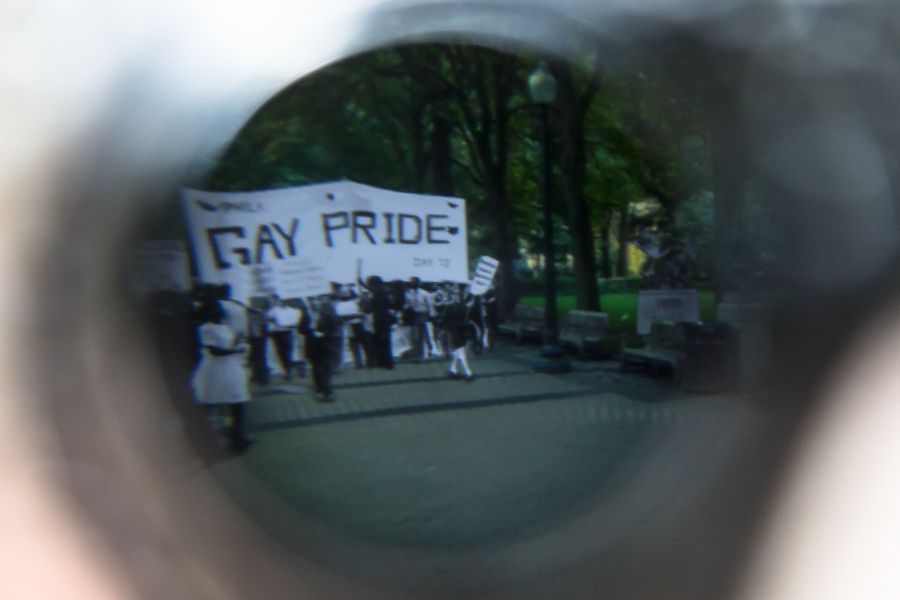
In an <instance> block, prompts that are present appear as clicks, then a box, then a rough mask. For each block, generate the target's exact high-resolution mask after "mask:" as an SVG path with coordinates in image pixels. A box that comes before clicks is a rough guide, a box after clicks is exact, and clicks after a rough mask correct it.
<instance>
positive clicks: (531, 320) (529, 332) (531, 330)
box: [497, 304, 544, 344]
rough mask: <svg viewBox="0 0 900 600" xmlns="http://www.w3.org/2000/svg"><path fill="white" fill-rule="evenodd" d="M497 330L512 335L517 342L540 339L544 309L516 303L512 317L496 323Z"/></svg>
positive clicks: (542, 329)
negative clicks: (498, 323)
mask: <svg viewBox="0 0 900 600" xmlns="http://www.w3.org/2000/svg"><path fill="white" fill-rule="evenodd" d="M497 330H498V331H499V332H500V333H503V334H506V335H511V336H513V337H514V338H515V340H516V343H517V344H521V343H522V342H524V341H525V340H536V341H540V340H541V338H542V337H543V331H544V309H543V308H539V307H536V306H525V305H524V304H516V306H515V308H514V309H513V316H512V319H510V320H509V321H506V322H505V323H501V324H500V325H498V326H497Z"/></svg>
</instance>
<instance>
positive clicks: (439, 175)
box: [431, 111, 455, 196]
mask: <svg viewBox="0 0 900 600" xmlns="http://www.w3.org/2000/svg"><path fill="white" fill-rule="evenodd" d="M431 122H432V130H431V167H432V171H431V175H432V184H433V185H434V193H435V194H439V195H442V196H453V195H455V192H454V186H453V170H452V168H451V163H452V150H451V147H450V134H451V133H452V131H453V128H452V127H451V125H450V123H449V122H448V121H447V119H446V118H445V117H444V115H442V114H440V112H439V111H435V112H434V114H433V116H432V120H431Z"/></svg>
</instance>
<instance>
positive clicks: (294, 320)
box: [266, 306, 300, 329]
mask: <svg viewBox="0 0 900 600" xmlns="http://www.w3.org/2000/svg"><path fill="white" fill-rule="evenodd" d="M266 316H267V317H269V318H270V319H271V320H272V321H273V322H274V323H275V327H277V328H278V329H292V328H294V327H296V326H297V324H298V323H300V311H299V310H297V309H296V308H291V307H290V306H273V307H272V308H270V309H269V310H268V311H266Z"/></svg>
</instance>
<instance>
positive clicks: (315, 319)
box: [299, 297, 340, 402]
mask: <svg viewBox="0 0 900 600" xmlns="http://www.w3.org/2000/svg"><path fill="white" fill-rule="evenodd" d="M302 313H303V316H302V317H301V318H300V325H299V330H300V332H301V333H302V334H303V336H304V339H305V344H304V345H305V346H306V358H307V359H308V360H309V362H310V366H311V368H312V379H313V385H314V386H315V391H316V397H317V398H318V399H319V400H320V401H322V402H333V401H334V390H333V389H332V387H331V379H332V377H333V375H334V370H335V359H334V354H335V352H336V350H337V349H338V348H339V344H337V343H335V341H336V340H340V323H339V320H338V318H337V315H336V314H335V310H334V304H333V303H332V301H331V299H330V298H328V297H323V298H320V299H319V302H318V303H317V306H316V310H315V311H313V309H312V308H311V307H310V306H309V305H308V304H306V303H304V304H303V308H302Z"/></svg>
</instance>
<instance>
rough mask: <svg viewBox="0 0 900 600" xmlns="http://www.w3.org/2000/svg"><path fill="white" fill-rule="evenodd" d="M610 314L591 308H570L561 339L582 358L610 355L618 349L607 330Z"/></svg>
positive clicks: (561, 331)
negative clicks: (591, 309)
mask: <svg viewBox="0 0 900 600" xmlns="http://www.w3.org/2000/svg"><path fill="white" fill-rule="evenodd" d="M608 324H609V316H608V315H607V314H606V313H603V312H597V311H590V310H570V311H569V313H568V314H567V315H566V321H565V323H564V324H563V327H562V329H561V330H560V332H559V341H560V342H561V343H562V344H563V345H565V346H566V347H568V348H571V349H574V350H576V351H577V352H578V355H579V356H580V357H582V358H584V357H587V356H589V355H590V356H599V357H608V356H611V355H613V354H615V352H616V351H617V350H618V348H616V347H615V345H614V343H613V341H612V340H611V339H610V336H609V333H608V331H607V325H608Z"/></svg>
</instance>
